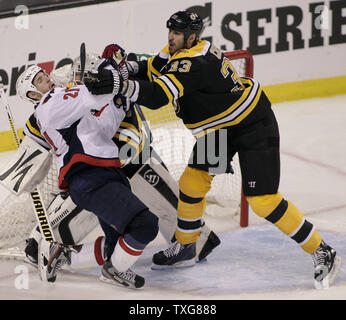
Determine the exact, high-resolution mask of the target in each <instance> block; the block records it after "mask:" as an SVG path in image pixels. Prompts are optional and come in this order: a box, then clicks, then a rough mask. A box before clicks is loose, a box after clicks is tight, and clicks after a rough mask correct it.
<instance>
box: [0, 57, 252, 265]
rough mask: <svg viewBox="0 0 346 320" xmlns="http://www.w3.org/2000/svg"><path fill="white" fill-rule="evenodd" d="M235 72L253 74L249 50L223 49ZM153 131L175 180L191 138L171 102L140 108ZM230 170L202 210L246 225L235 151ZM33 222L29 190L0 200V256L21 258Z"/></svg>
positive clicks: (45, 187) (48, 185) (50, 187)
mask: <svg viewBox="0 0 346 320" xmlns="http://www.w3.org/2000/svg"><path fill="white" fill-rule="evenodd" d="M225 54H226V56H227V57H228V58H229V59H230V60H231V61H232V65H233V66H234V68H235V69H236V71H237V73H238V76H247V77H252V76H253V60H252V56H251V54H250V53H249V52H247V51H244V50H238V51H233V52H226V53H225ZM142 110H143V112H144V114H145V116H146V119H147V121H148V123H149V124H150V129H151V131H152V135H153V143H152V145H153V148H154V149H155V151H156V152H157V153H158V154H159V155H160V157H161V158H162V160H163V161H164V163H165V164H166V166H167V167H168V169H169V171H170V173H171V175H172V176H173V178H174V179H175V180H176V181H178V180H179V178H180V175H181V174H182V172H183V171H184V168H185V167H186V165H187V162H188V158H189V155H190V152H191V149H192V147H193V144H194V138H193V136H192V135H191V133H190V132H189V130H188V129H186V127H185V126H184V125H183V123H182V121H181V120H180V119H178V118H177V117H176V116H175V112H174V109H173V107H172V106H165V107H163V108H161V109H159V110H155V111H151V110H149V109H147V108H144V107H143V108H142ZM232 167H233V169H234V174H222V175H217V176H215V178H214V179H213V182H212V188H211V190H210V191H209V193H208V194H207V209H206V214H209V215H212V216H222V217H227V216H236V217H239V221H240V225H241V226H242V227H246V226H247V225H248V204H247V202H246V200H245V199H244V197H243V195H242V192H241V175H240V168H239V163H238V158H237V155H236V156H235V157H234V160H233V162H232ZM38 189H39V191H40V193H41V195H42V198H43V199H42V201H43V203H44V206H45V208H48V206H49V204H50V203H51V201H52V200H53V199H54V198H55V196H56V195H57V194H58V193H59V189H58V183H57V170H56V167H55V165H54V161H52V165H51V168H50V170H49V172H48V174H47V176H46V178H45V179H44V180H43V181H42V183H41V184H40V185H39V186H38ZM35 223H36V220H35V217H34V214H33V209H32V203H31V198H30V194H28V193H25V194H22V195H21V196H19V197H18V196H16V195H8V196H7V197H5V199H4V200H2V202H1V204H0V257H6V258H23V249H24V246H25V239H27V238H28V237H29V234H30V232H31V231H32V229H33V228H34V226H35Z"/></svg>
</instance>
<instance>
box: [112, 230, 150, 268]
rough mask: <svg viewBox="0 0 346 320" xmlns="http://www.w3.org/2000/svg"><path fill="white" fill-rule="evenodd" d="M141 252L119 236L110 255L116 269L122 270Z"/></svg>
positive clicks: (132, 262) (128, 266)
mask: <svg viewBox="0 0 346 320" xmlns="http://www.w3.org/2000/svg"><path fill="white" fill-rule="evenodd" d="M142 252H143V250H138V249H135V248H133V247H131V246H130V245H128V244H127V243H126V242H125V241H124V238H123V237H122V236H121V237H119V240H118V242H117V244H116V246H115V249H114V253H113V254H112V257H111V261H112V264H113V266H114V268H115V269H116V270H117V271H120V272H124V271H126V270H127V269H129V268H130V267H131V266H132V265H133V264H134V263H135V262H136V261H137V259H138V258H139V256H140V255H141V254H142Z"/></svg>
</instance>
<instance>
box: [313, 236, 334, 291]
mask: <svg viewBox="0 0 346 320" xmlns="http://www.w3.org/2000/svg"><path fill="white" fill-rule="evenodd" d="M312 259H313V262H314V268H315V275H314V278H315V288H316V289H328V288H329V286H330V285H331V284H332V283H333V281H334V279H335V276H336V275H337V273H338V272H339V270H340V267H341V258H340V257H338V256H337V255H336V251H335V250H334V249H333V248H331V247H330V246H328V245H327V244H326V243H325V242H324V241H322V243H321V245H320V246H319V248H318V249H317V250H316V251H315V252H314V253H313V254H312Z"/></svg>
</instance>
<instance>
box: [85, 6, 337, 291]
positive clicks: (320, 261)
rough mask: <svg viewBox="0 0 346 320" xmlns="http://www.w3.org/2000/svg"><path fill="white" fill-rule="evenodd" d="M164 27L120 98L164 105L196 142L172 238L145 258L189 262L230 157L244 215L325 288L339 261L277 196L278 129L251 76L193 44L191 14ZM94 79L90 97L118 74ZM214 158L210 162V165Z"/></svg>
mask: <svg viewBox="0 0 346 320" xmlns="http://www.w3.org/2000/svg"><path fill="white" fill-rule="evenodd" d="M166 26H167V28H168V45H167V46H166V47H165V48H164V49H163V50H162V51H161V52H160V53H159V54H158V55H156V56H155V57H153V58H151V59H148V61H141V62H139V63H138V64H137V65H135V66H134V65H130V66H129V70H130V71H131V72H132V73H133V74H134V75H135V76H136V78H135V80H128V81H124V82H121V81H120V83H119V88H120V89H121V93H122V94H123V95H124V96H125V97H128V98H130V100H132V101H134V102H137V103H139V104H141V105H144V106H146V107H147V108H150V109H158V108H160V107H162V106H164V105H166V104H168V103H172V104H173V106H174V108H175V112H176V115H177V116H178V117H179V118H181V119H182V120H183V122H184V124H185V126H186V127H187V128H188V129H190V131H191V133H192V134H193V135H194V137H195V138H196V139H197V140H196V144H195V146H194V149H193V152H192V153H191V158H190V161H189V164H188V166H187V167H186V169H185V171H184V172H183V174H182V176H181V178H180V181H179V188H180V192H179V203H178V225H177V229H176V232H175V236H176V239H177V241H176V242H175V243H174V244H173V246H171V247H170V248H168V249H167V250H164V251H161V252H159V253H157V254H155V255H154V256H153V265H152V268H153V269H161V268H167V267H179V266H191V265H194V263H195V262H194V259H193V257H194V254H195V243H196V240H197V239H198V236H199V233H200V227H201V218H202V215H203V211H204V207H205V201H206V200H205V195H206V193H207V192H208V191H209V189H210V185H211V182H212V180H213V176H214V175H215V174H218V173H223V172H225V171H227V169H228V166H227V164H228V163H229V162H230V160H231V159H232V157H233V156H234V154H235V153H236V152H238V155H239V162H240V167H241V173H242V183H243V192H244V194H245V196H246V198H247V201H248V202H249V204H250V206H251V208H252V210H253V211H254V212H255V213H256V214H257V215H259V216H260V217H263V218H264V219H266V220H267V221H269V222H271V223H273V224H274V225H275V226H276V227H278V228H279V229H280V230H281V231H282V232H283V233H284V234H286V235H287V236H289V237H290V238H291V239H293V240H294V241H296V242H297V244H298V245H300V246H301V248H302V249H303V250H304V251H305V252H307V253H308V254H311V255H312V257H313V262H314V268H315V286H316V288H321V287H323V288H325V287H328V286H329V284H330V283H332V281H333V279H334V277H335V275H336V273H337V272H338V270H339V268H340V264H341V259H340V258H339V257H337V256H336V252H335V250H334V249H333V248H331V247H329V246H328V245H327V244H325V242H324V241H323V240H322V238H321V236H320V234H319V233H318V231H317V230H316V229H315V227H314V226H313V225H312V224H311V223H310V222H309V221H308V220H306V219H305V218H304V216H303V214H302V213H301V212H300V211H299V210H298V209H297V208H296V207H295V206H294V205H293V204H292V203H291V202H290V201H288V200H286V199H284V198H283V196H282V195H281V194H280V192H279V191H278V187H279V180H280V150H279V140H280V139H279V130H278V124H277V121H276V118H275V115H274V113H273V110H272V109H271V103H270V101H269V99H268V97H267V96H266V94H265V93H264V91H263V89H262V87H261V86H260V84H259V83H258V81H257V80H255V79H252V78H245V77H238V76H237V73H236V71H235V69H234V68H233V66H232V64H231V62H230V61H229V60H228V59H227V58H226V57H225V55H224V54H223V53H222V51H221V50H220V49H218V48H216V47H215V46H213V45H212V44H211V43H209V42H208V41H206V40H200V39H199V36H200V33H201V32H202V29H203V22H202V20H201V18H200V17H199V16H198V15H197V14H196V13H192V12H187V11H179V12H176V13H174V14H173V15H172V16H171V17H170V18H169V19H168V21H167V25H166ZM95 77H96V79H97V81H96V82H95V81H94V82H90V83H88V84H87V87H88V88H89V90H90V91H91V92H92V93H94V94H103V93H107V92H110V91H111V90H113V81H112V80H118V78H119V75H116V74H112V73H110V72H104V73H102V74H101V73H99V74H97V75H95ZM208 142H210V144H208ZM221 145H226V146H227V148H220V146H221ZM226 149H227V150H226ZM216 153H219V154H218V159H219V162H218V163H215V162H213V159H214V158H215V157H213V155H215V154H216Z"/></svg>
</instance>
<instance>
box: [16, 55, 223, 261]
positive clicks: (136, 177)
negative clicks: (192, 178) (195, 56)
mask: <svg viewBox="0 0 346 320" xmlns="http://www.w3.org/2000/svg"><path fill="white" fill-rule="evenodd" d="M88 57H89V60H93V59H92V55H88ZM90 57H91V58H90ZM89 62H90V61H89ZM92 62H95V61H92ZM92 64H93V63H91V64H89V68H90V67H91V66H92ZM87 65H88V63H87ZM77 69H78V68H77ZM77 71H78V70H77ZM63 82H64V81H63ZM18 91H20V90H18ZM32 91H33V95H34V96H35V94H36V93H35V91H34V90H32ZM68 93H69V94H71V95H73V91H69V92H68ZM25 96H27V93H25ZM31 96H32V95H31ZM28 99H29V98H28ZM34 101H35V100H34ZM34 101H33V102H34ZM133 115H135V118H137V117H138V115H137V112H135V113H133ZM133 118H134V117H133V116H132V119H127V122H129V123H131V121H132V124H134V123H135V122H136V120H133ZM125 120H126V119H125ZM139 121H140V119H139ZM124 122H125V123H126V121H124ZM137 122H138V120H137ZM123 126H124V127H123V129H121V128H120V130H119V132H118V133H117V135H116V141H117V142H118V143H119V141H120V140H121V136H123V138H124V137H125V139H123V140H125V141H127V140H128V139H129V138H131V137H132V142H134V141H135V140H136V139H134V138H133V137H134V136H136V133H137V135H138V136H139V137H138V140H139V141H140V140H141V139H142V137H141V134H139V132H140V125H138V123H137V129H136V130H134V132H132V134H129V133H127V137H126V132H128V128H129V126H125V125H123ZM124 128H126V129H125V130H124ZM24 132H25V133H26V134H27V135H28V136H30V137H31V138H33V139H34V140H35V141H37V142H39V143H40V144H43V145H46V146H47V143H46V142H45V140H44V139H43V137H42V136H41V135H40V133H39V132H38V131H37V125H36V121H35V118H34V117H31V118H30V119H29V121H28V122H27V124H26V127H25V130H24ZM135 142H136V141H135ZM131 145H133V143H132V144H131ZM136 153H137V154H138V152H136V150H135V151H134V154H136ZM122 160H123V159H122ZM142 160H143V159H142ZM123 161H125V160H123ZM125 171H126V174H127V177H128V178H129V179H130V183H131V187H132V188H133V191H134V193H135V194H136V195H137V196H138V197H139V198H140V199H141V200H142V201H143V202H144V203H145V204H146V205H147V206H148V207H149V208H150V209H151V211H153V212H154V213H155V214H157V215H158V216H159V218H160V231H161V232H162V234H163V235H164V237H165V239H166V240H167V241H171V240H172V237H173V235H174V230H175V226H176V205H177V195H178V185H177V183H176V182H175V181H174V180H173V179H172V178H171V177H170V176H169V174H168V171H167V170H166V169H165V167H164V166H162V165H160V164H158V163H156V164H154V163H152V162H151V163H148V162H147V163H145V164H137V165H134V164H130V165H127V166H126V167H125ZM148 172H150V174H151V175H155V176H156V177H158V178H159V183H158V184H156V186H155V187H153V186H151V185H150V183H149V182H148V181H147V180H146V177H147V173H148ZM143 189H144V191H143ZM56 207H61V208H60V210H55V209H54V208H56ZM50 209H51V210H50V212H51V213H52V214H53V215H55V216H56V217H59V211H60V213H61V212H63V211H64V212H66V210H69V212H70V217H69V216H66V218H64V219H63V220H64V221H62V223H61V225H60V226H59V228H57V226H56V227H55V226H54V227H55V229H56V230H57V231H59V232H58V239H59V240H60V241H62V242H65V243H70V244H74V243H78V241H79V240H81V239H82V238H83V236H85V235H86V234H87V233H88V232H90V230H92V229H93V228H94V227H95V225H96V223H97V220H96V219H95V218H94V217H93V216H92V215H90V213H89V216H88V212H87V211H84V212H83V215H81V214H80V212H81V209H80V208H78V207H76V206H75V205H74V203H73V202H72V201H71V199H70V197H68V198H67V199H66V200H65V199H64V198H63V197H61V196H58V197H57V198H56V199H55V201H54V202H53V203H52V205H51V206H50ZM48 211H49V210H48ZM75 216H76V217H77V218H75V220H76V221H77V220H78V218H79V217H81V216H83V217H84V220H83V222H88V223H84V224H83V228H76V227H74V228H73V230H72V226H71V227H70V225H69V223H70V222H71V221H73V217H75ZM71 217H72V218H71ZM56 220H59V219H56ZM56 220H55V219H54V220H53V221H56ZM79 220H80V219H79ZM59 222H60V221H59ZM66 222H67V223H66ZM71 225H72V224H71ZM75 225H76V224H75ZM81 229H82V230H81ZM83 230H84V232H83ZM32 234H33V236H32V237H31V238H30V239H29V243H28V245H27V247H26V254H27V257H28V258H29V259H31V260H32V262H33V263H36V259H35V257H36V256H37V252H36V250H37V239H38V238H39V237H40V235H39V233H38V231H36V230H33V233H32ZM201 235H202V236H201V237H200V239H201V241H200V243H199V245H198V246H197V256H196V260H197V261H198V260H200V259H203V258H204V257H206V256H207V255H208V254H209V253H210V252H211V250H212V249H213V248H214V247H216V246H217V245H218V244H219V242H220V241H219V239H218V238H217V236H216V235H215V234H214V233H213V232H212V231H211V230H210V229H209V228H208V227H207V226H206V225H204V226H203V228H202V231H201ZM103 242H104V239H103V238H102V237H100V238H99V239H98V240H97V241H95V243H90V244H86V245H84V246H83V247H82V246H79V247H78V249H79V250H80V249H82V251H81V253H80V254H78V255H77V254H76V253H75V252H72V257H73V259H72V261H73V262H75V263H73V265H74V266H75V267H78V266H82V267H86V266H89V267H90V266H93V265H94V264H95V262H96V261H97V262H98V263H99V264H102V263H103V261H104V260H103V257H104V250H103ZM94 254H95V257H94Z"/></svg>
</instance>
